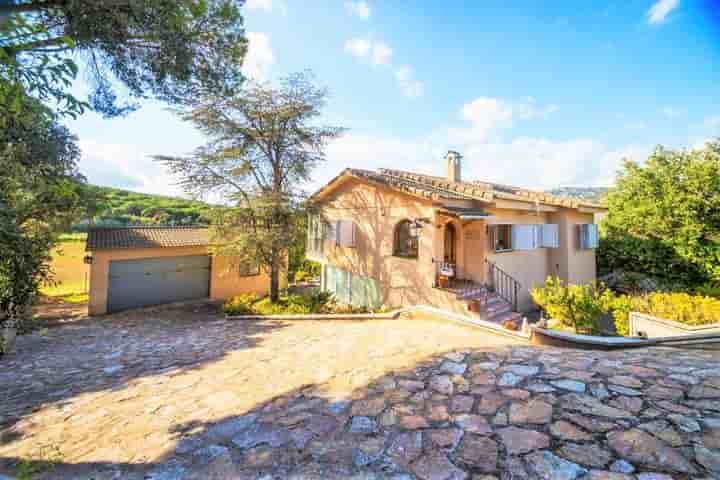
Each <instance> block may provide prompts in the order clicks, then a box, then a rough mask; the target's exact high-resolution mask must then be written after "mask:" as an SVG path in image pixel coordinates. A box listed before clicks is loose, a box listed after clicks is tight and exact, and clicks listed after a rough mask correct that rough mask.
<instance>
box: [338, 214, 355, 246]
mask: <svg viewBox="0 0 720 480" xmlns="http://www.w3.org/2000/svg"><path fill="white" fill-rule="evenodd" d="M356 240H357V225H355V223H354V222H352V221H350V220H340V221H339V222H338V226H337V244H338V245H340V246H342V247H355V246H356Z"/></svg>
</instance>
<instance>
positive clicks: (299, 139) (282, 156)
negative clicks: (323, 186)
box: [156, 73, 343, 302]
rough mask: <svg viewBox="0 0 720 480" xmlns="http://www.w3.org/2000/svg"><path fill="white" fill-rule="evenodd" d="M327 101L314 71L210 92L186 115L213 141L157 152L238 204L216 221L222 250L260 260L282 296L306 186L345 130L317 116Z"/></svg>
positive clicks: (185, 180)
mask: <svg viewBox="0 0 720 480" xmlns="http://www.w3.org/2000/svg"><path fill="white" fill-rule="evenodd" d="M326 100H327V90H325V89H323V88H319V87H317V86H316V85H315V84H314V83H313V79H312V77H311V76H310V75H309V74H307V73H300V74H294V75H291V76H289V77H287V78H285V79H283V80H282V81H281V82H280V85H279V87H277V88H273V87H271V86H268V85H264V84H251V85H250V86H248V87H247V88H246V89H245V90H244V91H243V92H241V94H240V95H236V96H232V97H225V96H224V95H221V94H217V95H206V96H204V97H202V98H200V99H199V100H198V102H197V106H196V107H194V108H193V109H192V110H190V111H188V112H185V113H184V114H183V118H184V119H185V120H187V121H190V122H192V123H193V124H194V125H195V126H197V128H199V129H200V130H201V131H202V132H203V133H204V134H205V135H206V136H207V137H208V138H209V139H210V140H209V142H208V143H207V144H206V145H204V146H202V147H200V148H198V149H197V150H196V151H195V152H194V154H193V155H190V156H188V157H181V158H178V157H167V156H157V157H156V159H157V160H158V161H161V162H164V163H165V164H166V165H167V166H168V167H169V168H170V170H171V171H172V172H173V173H174V174H177V175H178V176H179V177H180V178H181V179H182V180H181V184H182V186H183V187H184V189H185V190H186V191H187V192H189V193H191V194H194V195H199V196H207V195H212V196H218V195H219V196H221V197H222V198H223V199H224V201H226V202H227V203H228V204H230V205H231V208H227V209H220V211H219V212H218V214H217V217H216V218H215V219H214V221H213V227H212V230H213V237H214V239H215V240H216V242H214V243H215V244H216V245H218V246H217V247H215V248H216V250H217V251H218V252H219V253H223V254H231V255H235V256H238V257H239V258H240V259H241V260H242V261H243V262H257V263H258V264H259V265H260V266H261V267H262V268H264V269H265V270H266V271H268V272H269V274H270V298H271V300H272V301H273V302H274V301H277V300H278V297H279V289H280V277H281V272H282V271H283V270H284V269H285V268H286V267H287V254H288V248H289V247H290V246H291V245H292V244H293V243H294V242H297V241H302V239H301V233H300V231H299V230H300V223H301V222H300V219H301V218H302V216H303V215H304V212H303V199H304V191H303V185H304V184H306V183H307V181H308V180H309V179H310V176H311V174H312V172H313V170H314V169H315V168H316V167H317V166H318V165H319V164H320V163H321V162H322V161H324V159H325V152H324V148H325V146H326V145H327V143H328V142H329V141H330V140H332V139H334V138H337V137H338V136H339V135H340V134H341V133H342V132H343V128H341V127H335V126H323V125H319V124H317V122H316V120H317V119H318V117H319V116H320V114H321V111H322V108H323V107H324V106H325V103H326Z"/></svg>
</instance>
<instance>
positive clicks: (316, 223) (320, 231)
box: [308, 215, 327, 255]
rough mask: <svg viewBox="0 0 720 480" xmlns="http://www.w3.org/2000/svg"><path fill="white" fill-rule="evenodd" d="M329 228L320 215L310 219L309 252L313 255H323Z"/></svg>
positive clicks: (312, 216)
mask: <svg viewBox="0 0 720 480" xmlns="http://www.w3.org/2000/svg"><path fill="white" fill-rule="evenodd" d="M326 230H327V226H326V224H325V222H324V220H323V219H322V218H321V217H320V215H310V216H309V217H308V251H309V253H311V254H318V255H322V253H323V250H324V248H323V247H324V243H325V234H326Z"/></svg>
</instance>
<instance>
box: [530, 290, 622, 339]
mask: <svg viewBox="0 0 720 480" xmlns="http://www.w3.org/2000/svg"><path fill="white" fill-rule="evenodd" d="M531 293H532V298H533V300H534V301H535V303H537V304H538V305H539V306H540V307H541V308H542V309H543V310H545V311H546V312H547V313H548V315H550V317H552V318H554V319H556V320H559V321H560V322H561V323H562V325H563V326H566V327H572V328H573V329H574V330H575V332H579V331H583V332H589V333H598V331H599V326H598V321H599V320H600V318H601V317H602V315H604V314H605V313H607V312H608V310H609V309H610V307H611V305H612V301H613V294H612V292H611V291H609V290H607V289H606V288H603V287H599V286H597V285H594V284H584V285H574V284H569V285H566V284H564V283H563V281H562V280H560V278H557V277H548V278H547V280H546V281H545V285H544V286H543V287H536V288H534V289H533V290H532V292H531Z"/></svg>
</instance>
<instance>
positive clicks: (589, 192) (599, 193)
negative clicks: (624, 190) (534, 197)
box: [547, 187, 608, 202]
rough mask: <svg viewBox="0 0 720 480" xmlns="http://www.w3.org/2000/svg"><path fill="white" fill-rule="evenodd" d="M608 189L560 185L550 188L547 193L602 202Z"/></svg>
mask: <svg viewBox="0 0 720 480" xmlns="http://www.w3.org/2000/svg"><path fill="white" fill-rule="evenodd" d="M607 191H608V188H607V187H559V188H553V189H552V190H548V191H547V193H549V194H550V195H556V196H558V197H570V198H579V199H582V200H588V201H590V202H602V201H603V198H604V197H605V194H606V193H607Z"/></svg>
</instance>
